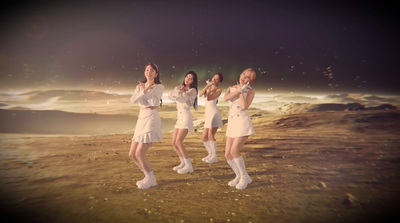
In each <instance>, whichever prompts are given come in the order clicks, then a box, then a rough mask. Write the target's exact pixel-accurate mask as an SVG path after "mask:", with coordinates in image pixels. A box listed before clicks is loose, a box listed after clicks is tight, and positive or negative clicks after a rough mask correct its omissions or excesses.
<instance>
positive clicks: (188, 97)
mask: <svg viewBox="0 0 400 223" xmlns="http://www.w3.org/2000/svg"><path fill="white" fill-rule="evenodd" d="M196 97H197V91H196V89H194V88H190V89H189V90H188V91H181V92H179V88H178V87H175V88H174V90H171V91H170V92H169V93H168V98H169V99H170V100H172V101H175V102H176V107H177V108H183V109H190V107H191V106H193V103H194V100H195V99H196Z"/></svg>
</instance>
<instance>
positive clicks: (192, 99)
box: [168, 71, 197, 174]
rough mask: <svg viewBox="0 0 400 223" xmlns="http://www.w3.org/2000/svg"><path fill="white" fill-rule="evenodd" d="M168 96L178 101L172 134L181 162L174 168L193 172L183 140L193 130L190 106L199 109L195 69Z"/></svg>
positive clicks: (182, 171)
mask: <svg viewBox="0 0 400 223" xmlns="http://www.w3.org/2000/svg"><path fill="white" fill-rule="evenodd" d="M168 98H169V99H171V100H173V101H175V102H176V108H177V110H178V117H177V121H176V124H175V127H174V132H173V135H172V145H173V146H174V149H175V152H176V153H177V154H178V156H179V159H180V161H181V163H180V164H179V165H178V166H175V167H174V168H173V170H175V171H177V172H178V173H179V174H186V173H192V172H193V166H192V163H191V161H190V158H189V154H188V152H187V150H186V148H185V146H184V145H183V141H184V140H185V138H186V135H187V134H188V131H191V130H193V116H192V113H191V112H190V107H191V106H193V107H194V109H195V110H197V74H196V73H195V72H194V71H189V72H188V73H187V74H186V76H185V79H184V80H183V83H182V84H181V85H179V86H177V87H175V88H174V89H173V90H171V91H170V92H169V94H168Z"/></svg>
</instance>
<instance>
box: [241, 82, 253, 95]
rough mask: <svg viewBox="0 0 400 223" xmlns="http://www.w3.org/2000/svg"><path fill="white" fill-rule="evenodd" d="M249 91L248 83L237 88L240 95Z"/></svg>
mask: <svg viewBox="0 0 400 223" xmlns="http://www.w3.org/2000/svg"><path fill="white" fill-rule="evenodd" d="M250 89H251V87H250V82H247V83H246V84H245V85H243V86H240V87H239V91H240V93H243V92H246V91H248V90H250Z"/></svg>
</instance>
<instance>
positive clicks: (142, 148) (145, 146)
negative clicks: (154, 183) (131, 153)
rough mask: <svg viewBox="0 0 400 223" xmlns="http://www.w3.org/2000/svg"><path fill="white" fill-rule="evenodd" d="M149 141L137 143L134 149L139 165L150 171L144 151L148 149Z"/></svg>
mask: <svg viewBox="0 0 400 223" xmlns="http://www.w3.org/2000/svg"><path fill="white" fill-rule="evenodd" d="M150 145H151V143H139V145H138V146H137V149H136V154H135V155H136V158H137V159H138V160H139V163H140V165H141V166H142V167H143V170H145V171H147V172H150V171H151V167H150V164H149V161H148V160H147V158H146V152H147V150H148V149H149V147H150Z"/></svg>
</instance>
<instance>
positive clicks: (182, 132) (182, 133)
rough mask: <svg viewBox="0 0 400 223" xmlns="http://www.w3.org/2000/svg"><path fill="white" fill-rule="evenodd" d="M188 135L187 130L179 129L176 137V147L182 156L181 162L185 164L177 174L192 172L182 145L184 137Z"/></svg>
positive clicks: (187, 155)
mask: <svg viewBox="0 0 400 223" xmlns="http://www.w3.org/2000/svg"><path fill="white" fill-rule="evenodd" d="M187 134H188V130H187V129H179V132H178V135H177V138H176V139H177V140H176V143H177V147H178V148H179V151H180V152H181V154H182V156H183V160H184V162H185V166H184V167H183V168H182V169H179V170H178V171H177V172H178V173H179V174H186V173H191V172H193V166H192V163H191V161H190V158H189V154H188V152H187V150H186V148H185V146H184V145H183V141H184V140H185V138H186V135H187Z"/></svg>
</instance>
